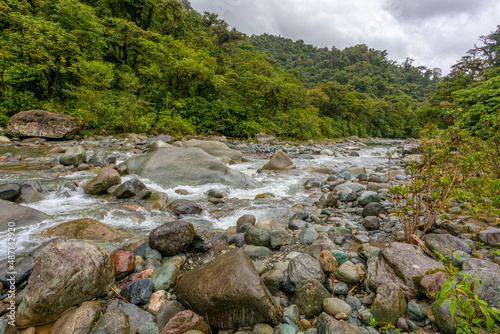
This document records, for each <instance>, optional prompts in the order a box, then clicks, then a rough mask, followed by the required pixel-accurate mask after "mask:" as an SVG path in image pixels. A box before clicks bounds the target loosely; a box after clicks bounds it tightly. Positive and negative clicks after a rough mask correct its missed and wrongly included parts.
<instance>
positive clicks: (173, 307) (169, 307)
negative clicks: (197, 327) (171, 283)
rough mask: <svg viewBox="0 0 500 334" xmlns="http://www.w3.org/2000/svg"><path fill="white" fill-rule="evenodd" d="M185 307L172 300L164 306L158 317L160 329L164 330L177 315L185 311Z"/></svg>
mask: <svg viewBox="0 0 500 334" xmlns="http://www.w3.org/2000/svg"><path fill="white" fill-rule="evenodd" d="M184 310H185V308H184V306H183V305H182V304H181V303H179V302H178V301H177V300H170V301H168V302H167V303H166V304H165V305H163V306H162V307H161V308H160V310H159V311H158V314H157V316H156V321H157V323H158V327H160V328H164V327H165V325H166V324H167V323H168V322H169V320H170V319H172V318H173V317H174V316H175V315H176V314H177V313H179V312H182V311H184Z"/></svg>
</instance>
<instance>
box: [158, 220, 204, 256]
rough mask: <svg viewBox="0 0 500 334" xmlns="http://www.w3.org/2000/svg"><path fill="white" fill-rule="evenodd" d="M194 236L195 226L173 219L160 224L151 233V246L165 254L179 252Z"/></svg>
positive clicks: (170, 254) (169, 254)
mask: <svg viewBox="0 0 500 334" xmlns="http://www.w3.org/2000/svg"><path fill="white" fill-rule="evenodd" d="M193 237H194V227H193V225H192V224H191V223H188V222H185V221H172V222H168V223H165V224H163V225H160V226H158V227H157V228H155V229H154V230H152V231H151V233H150V234H149V246H150V247H151V248H153V249H156V250H157V251H159V252H160V253H161V254H162V255H163V256H172V255H176V254H179V253H180V252H182V251H183V250H184V249H186V248H187V247H188V246H189V245H190V244H191V243H192V242H193Z"/></svg>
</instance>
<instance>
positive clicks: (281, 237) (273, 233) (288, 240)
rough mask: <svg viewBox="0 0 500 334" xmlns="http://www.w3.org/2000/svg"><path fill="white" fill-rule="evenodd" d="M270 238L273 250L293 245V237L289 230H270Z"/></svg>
mask: <svg viewBox="0 0 500 334" xmlns="http://www.w3.org/2000/svg"><path fill="white" fill-rule="evenodd" d="M269 236H270V240H269V242H270V245H271V248H272V249H280V247H281V246H287V245H291V244H293V236H292V235H291V234H290V233H288V231H287V230H283V229H279V230H270V231H269Z"/></svg>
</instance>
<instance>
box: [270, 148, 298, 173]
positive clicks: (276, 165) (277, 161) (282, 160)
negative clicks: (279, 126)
mask: <svg viewBox="0 0 500 334" xmlns="http://www.w3.org/2000/svg"><path fill="white" fill-rule="evenodd" d="M295 168H296V167H295V165H294V164H293V162H292V160H291V159H290V158H289V157H288V155H286V154H285V153H283V151H281V150H279V151H278V152H276V154H275V155H274V156H273V157H272V158H271V160H270V161H269V162H268V163H267V164H265V165H264V166H263V167H262V169H264V170H289V169H295Z"/></svg>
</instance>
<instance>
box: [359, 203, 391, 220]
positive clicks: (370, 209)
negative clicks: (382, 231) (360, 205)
mask: <svg viewBox="0 0 500 334" xmlns="http://www.w3.org/2000/svg"><path fill="white" fill-rule="evenodd" d="M385 212H386V211H385V208H384V206H383V205H382V204H380V203H376V202H372V203H368V204H367V205H366V206H365V207H364V209H363V211H362V212H361V216H362V217H363V218H364V217H368V216H377V217H378V215H380V214H385Z"/></svg>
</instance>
